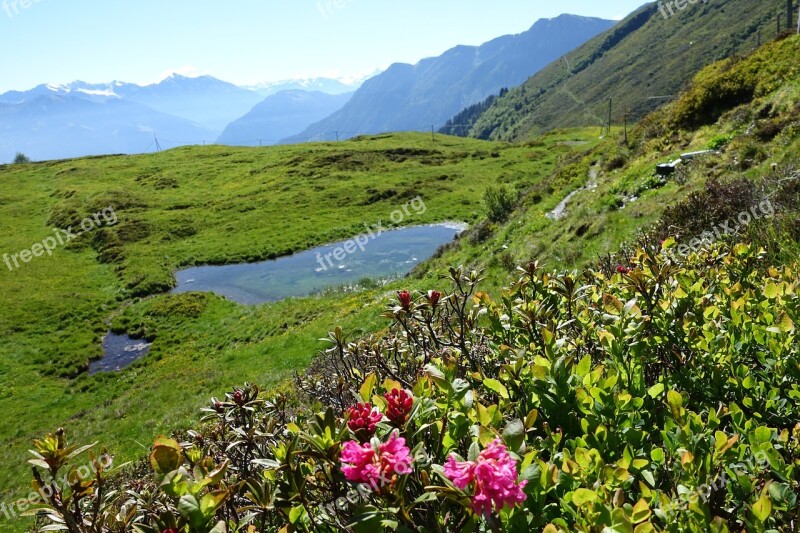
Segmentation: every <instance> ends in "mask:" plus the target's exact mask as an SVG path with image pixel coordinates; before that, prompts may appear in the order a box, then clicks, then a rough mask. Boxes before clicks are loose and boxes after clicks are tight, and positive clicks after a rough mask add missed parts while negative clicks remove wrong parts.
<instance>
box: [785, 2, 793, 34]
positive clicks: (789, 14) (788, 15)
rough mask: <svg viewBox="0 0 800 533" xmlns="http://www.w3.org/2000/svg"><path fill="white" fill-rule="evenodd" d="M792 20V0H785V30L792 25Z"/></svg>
mask: <svg viewBox="0 0 800 533" xmlns="http://www.w3.org/2000/svg"><path fill="white" fill-rule="evenodd" d="M792 22H794V0H786V30H787V31H788V30H789V29H791V27H792Z"/></svg>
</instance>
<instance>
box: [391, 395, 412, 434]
mask: <svg viewBox="0 0 800 533" xmlns="http://www.w3.org/2000/svg"><path fill="white" fill-rule="evenodd" d="M384 398H386V404H387V405H386V418H388V419H389V421H390V422H391V423H392V424H394V425H395V426H402V425H403V424H405V423H406V420H408V415H409V414H410V413H411V408H412V407H413V406H414V397H413V396H411V394H409V392H408V391H406V390H404V389H392V390H391V391H389V392H387V393H386V394H385V395H384Z"/></svg>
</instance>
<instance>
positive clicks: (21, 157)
mask: <svg viewBox="0 0 800 533" xmlns="http://www.w3.org/2000/svg"><path fill="white" fill-rule="evenodd" d="M30 162H31V158H30V157H28V156H27V155H25V154H23V153H22V152H17V155H16V156H14V164H17V165H19V164H21V163H30Z"/></svg>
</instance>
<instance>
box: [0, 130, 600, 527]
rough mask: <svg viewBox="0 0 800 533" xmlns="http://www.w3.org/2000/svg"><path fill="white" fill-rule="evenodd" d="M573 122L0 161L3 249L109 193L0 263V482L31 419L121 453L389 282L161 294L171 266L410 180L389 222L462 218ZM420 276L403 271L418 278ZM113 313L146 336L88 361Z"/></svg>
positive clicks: (350, 321)
mask: <svg viewBox="0 0 800 533" xmlns="http://www.w3.org/2000/svg"><path fill="white" fill-rule="evenodd" d="M572 139H579V140H580V141H581V142H597V140H596V138H595V132H594V131H575V132H568V133H567V132H561V133H554V134H552V135H550V136H548V137H546V138H545V139H544V140H543V141H542V143H541V144H540V145H537V146H529V145H519V146H515V145H507V144H500V143H487V142H483V141H476V140H469V139H459V138H450V137H442V136H439V137H437V138H436V141H435V142H433V141H431V139H430V137H428V136H425V135H421V134H420V135H417V134H396V135H381V136H376V137H369V138H359V139H356V140H352V141H348V142H345V143H339V144H313V145H302V146H286V147H270V148H262V149H258V148H227V147H216V146H212V147H193V148H179V149H175V150H170V151H167V152H162V153H158V154H150V155H140V156H113V157H101V158H85V159H77V160H70V161H54V162H46V163H37V164H26V165H13V166H5V167H0V182H2V183H3V188H2V190H3V192H2V193H1V194H0V224H1V225H2V227H4V228H9V229H10V228H13V231H3V233H2V237H1V238H0V250H2V252H6V253H9V254H14V253H18V252H19V251H21V250H23V249H29V248H31V246H32V245H33V243H36V242H40V241H41V240H42V239H43V238H45V237H47V236H48V235H50V234H51V232H52V229H51V227H52V222H53V221H55V220H58V221H61V220H68V221H72V222H73V223H74V222H76V221H80V220H81V219H82V218H83V217H84V216H87V215H90V214H91V213H94V212H96V211H98V210H100V209H102V208H105V207H108V206H112V207H113V208H114V210H115V213H116V215H117V217H118V220H119V223H118V224H117V225H116V226H113V227H107V228H104V229H99V230H95V231H94V232H92V233H89V234H86V235H83V236H81V237H80V238H79V239H77V240H76V241H73V242H71V243H69V244H68V245H67V246H65V247H61V248H58V249H56V250H55V251H54V253H53V256H52V257H47V256H45V257H38V258H34V259H33V260H32V261H31V262H29V263H27V264H22V265H21V266H20V268H18V269H15V270H13V271H9V270H7V269H6V268H5V267H3V270H2V271H1V272H0V280H1V281H0V302H2V304H3V305H2V306H0V334H1V335H2V337H3V340H4V342H3V344H2V347H0V398H2V400H3V406H4V416H3V418H2V420H0V438H2V441H3V444H4V448H5V452H6V459H5V460H4V461H3V463H2V466H0V484H2V486H3V487H5V490H4V491H3V493H2V495H0V497H2V499H3V500H8V499H9V498H11V497H19V496H20V495H21V494H23V491H24V489H22V488H21V487H22V486H23V484H24V483H25V482H26V480H27V479H28V474H26V471H27V468H26V467H25V462H24V461H25V459H27V449H28V448H29V447H30V442H31V440H32V439H33V438H36V437H38V436H40V435H41V434H43V433H44V432H46V431H52V430H54V429H55V428H57V427H59V426H61V427H64V428H65V429H66V430H67V431H68V432H69V433H70V434H71V435H72V436H73V438H75V439H77V440H91V441H95V440H101V441H103V442H104V443H108V445H109V447H110V448H111V449H113V450H114V452H115V453H116V454H117V461H118V462H121V461H124V460H129V459H133V458H137V457H139V456H141V455H142V453H143V452H144V451H145V450H146V448H147V446H148V444H149V442H151V440H152V438H153V436H154V435H157V434H159V433H160V432H168V431H169V430H171V429H172V428H175V427H187V426H189V425H190V424H191V423H192V422H193V421H196V419H197V413H198V409H199V408H200V407H201V406H202V405H204V404H205V403H206V402H207V401H208V398H209V397H210V396H211V395H212V394H221V393H222V392H223V391H224V390H226V389H228V388H229V387H231V386H232V385H234V384H237V383H242V382H244V381H252V382H257V383H259V384H261V385H263V386H276V385H278V384H280V383H281V382H282V381H284V380H286V379H287V378H289V377H291V376H292V374H293V372H295V371H299V370H302V369H303V368H305V367H306V366H307V365H308V363H309V361H310V360H311V358H312V357H313V356H314V355H315V353H317V351H318V350H319V349H320V348H321V347H323V346H324V344H323V343H322V342H320V341H319V340H318V339H320V338H323V337H325V336H326V334H327V332H328V331H329V330H330V329H331V328H332V326H333V325H341V326H342V327H343V328H344V329H345V330H346V331H353V332H359V331H370V330H376V329H379V328H381V327H384V326H385V324H384V322H383V321H382V320H380V319H378V318H376V317H377V313H376V312H375V308H376V307H377V306H379V305H382V303H381V302H383V301H385V299H386V295H387V294H390V293H391V291H392V290H393V286H389V287H384V288H373V289H371V290H366V291H364V292H360V293H347V294H342V293H336V292H333V293H326V294H324V295H320V296H315V297H309V298H302V299H292V300H287V301H284V302H279V303H275V304H269V305H262V306H254V307H246V306H240V305H236V304H234V303H231V302H228V301H225V300H223V299H220V298H217V297H214V296H211V295H208V296H202V297H199V296H198V295H191V294H189V295H181V296H170V295H167V294H164V290H165V289H167V288H169V287H170V286H172V284H173V283H174V281H173V272H174V271H175V270H176V269H178V268H180V267H184V266H189V265H198V264H213V263H236V262H241V261H253V260H259V259H265V258H270V257H276V256H280V255H284V254H287V253H291V252H293V251H298V250H303V249H307V248H309V247H312V246H314V245H318V244H323V243H327V242H331V241H335V240H337V239H341V238H345V237H350V236H352V235H354V234H358V233H360V232H362V231H363V224H365V223H367V224H374V223H377V222H378V221H380V220H383V221H384V223H385V222H386V221H387V220H388V218H389V215H390V214H391V212H392V211H393V210H394V209H396V208H397V207H399V206H401V205H402V204H404V203H405V202H407V201H408V200H409V199H410V198H412V197H415V196H417V195H420V196H421V197H422V198H423V199H424V201H425V204H426V206H427V210H426V211H425V213H424V214H420V215H418V216H417V215H415V216H414V217H411V218H408V219H407V220H406V221H404V223H408V224H424V223H430V222H438V221H444V220H461V221H465V222H468V223H471V224H474V223H476V222H478V221H480V220H482V219H483V217H484V216H485V210H484V206H483V204H482V201H481V198H482V196H483V192H484V190H485V189H486V188H487V187H488V186H490V185H497V184H503V185H507V186H508V187H510V188H511V189H512V190H517V191H524V190H526V189H528V188H529V187H531V186H532V184H535V183H539V182H541V181H543V180H544V179H545V177H546V176H548V175H550V174H551V173H552V172H553V170H554V168H555V163H556V161H557V160H558V158H559V157H561V156H563V155H564V154H567V153H570V152H572V151H574V150H575V149H576V147H575V146H574V145H572V144H571V143H569V142H566V141H569V140H572ZM578 146H580V145H578ZM434 279H435V273H431V274H430V276H429V277H428V278H427V279H423V280H417V281H414V282H409V283H410V284H411V285H414V286H416V287H418V288H424V287H427V288H431V286H432V285H431V284H432V283H435V282H434V281H432V280H434ZM395 285H398V284H395ZM112 325H113V327H114V328H115V330H124V331H127V332H135V333H140V334H146V335H147V336H148V337H149V338H154V339H155V340H154V343H153V347H152V350H151V353H150V354H149V355H148V356H147V357H146V358H144V359H143V360H142V361H140V362H139V363H137V364H135V365H134V366H133V367H131V368H130V369H128V370H126V371H124V372H120V373H116V374H100V375H95V376H89V375H88V374H87V373H86V369H87V365H88V362H89V361H90V360H91V359H93V358H97V357H99V356H100V355H101V354H102V350H101V346H100V341H101V338H102V336H103V335H104V334H105V333H106V332H107V331H108V330H109V329H110V328H111V327H112ZM20 523H22V522H20ZM15 524H16V522H15ZM4 527H5V526H4ZM13 527H16V525H15V526H13Z"/></svg>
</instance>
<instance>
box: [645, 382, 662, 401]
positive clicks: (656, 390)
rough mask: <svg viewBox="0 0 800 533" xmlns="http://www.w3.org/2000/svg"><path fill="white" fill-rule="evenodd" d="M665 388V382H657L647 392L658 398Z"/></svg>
mask: <svg viewBox="0 0 800 533" xmlns="http://www.w3.org/2000/svg"><path fill="white" fill-rule="evenodd" d="M664 388H665V387H664V384H663V383H656V384H655V385H653V386H652V387H650V389H649V390H648V391H647V394H648V395H649V396H650V397H651V398H653V399H656V398H658V397H659V396H661V395H662V394H663V393H664Z"/></svg>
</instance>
